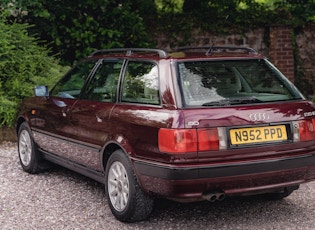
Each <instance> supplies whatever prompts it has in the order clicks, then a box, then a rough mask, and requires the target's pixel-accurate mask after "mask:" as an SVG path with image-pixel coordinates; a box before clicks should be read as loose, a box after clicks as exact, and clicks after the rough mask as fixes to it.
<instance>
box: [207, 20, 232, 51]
mask: <svg viewBox="0 0 315 230" xmlns="http://www.w3.org/2000/svg"><path fill="white" fill-rule="evenodd" d="M229 16H230V15H226V17H225V20H224V23H223V26H225V24H226V22H227V20H228V18H229ZM211 42H212V44H211V46H210V48H209V49H208V51H207V52H206V55H211V53H212V50H213V47H214V45H215V41H214V40H213V39H211Z"/></svg>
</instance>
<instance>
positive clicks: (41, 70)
mask: <svg viewBox="0 0 315 230" xmlns="http://www.w3.org/2000/svg"><path fill="white" fill-rule="evenodd" d="M29 27H30V25H28V24H20V23H15V22H13V23H8V22H7V20H6V15H5V13H2V14H1V15H0V37H1V39H0V126H8V127H12V126H13V125H14V120H15V115H16V109H17V106H18V105H19V103H20V101H21V100H22V99H23V98H25V97H28V96H31V95H32V94H33V88H34V86H35V85H42V84H43V85H48V86H51V84H52V83H53V82H56V81H57V79H59V78H60V77H61V75H62V74H63V73H65V72H66V71H67V69H68V67H62V66H61V65H59V63H58V60H57V59H55V58H54V57H51V56H49V50H47V48H45V47H44V46H41V45H40V42H39V41H38V40H37V39H36V38H35V37H33V36H29V34H28V32H27V31H28V28H29Z"/></svg>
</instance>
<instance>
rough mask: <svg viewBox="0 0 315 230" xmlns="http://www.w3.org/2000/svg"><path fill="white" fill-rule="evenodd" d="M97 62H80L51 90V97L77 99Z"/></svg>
mask: <svg viewBox="0 0 315 230" xmlns="http://www.w3.org/2000/svg"><path fill="white" fill-rule="evenodd" d="M96 62H97V60H91V61H86V62H81V63H79V64H78V65H77V66H75V67H74V68H73V69H72V70H70V71H69V72H68V73H67V74H66V75H65V76H64V77H63V78H62V79H61V80H60V81H59V82H58V83H57V84H56V85H55V87H54V88H53V89H52V91H51V92H50V95H51V96H55V97H62V98H72V99H77V98H78V97H79V96H80V94H81V90H82V88H83V86H84V84H85V82H86V80H87V79H88V77H89V76H90V74H91V71H92V69H93V67H94V66H95V64H96Z"/></svg>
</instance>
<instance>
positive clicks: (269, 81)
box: [178, 59, 302, 106]
mask: <svg viewBox="0 0 315 230" xmlns="http://www.w3.org/2000/svg"><path fill="white" fill-rule="evenodd" d="M178 72H179V82H180V86H181V90H182V94H183V98H184V102H185V104H186V105H187V106H216V105H236V104H253V103H262V102H276V101H287V100H297V99H302V96H301V94H300V93H299V92H298V90H297V89H296V88H295V87H294V86H293V85H292V84H291V83H290V82H289V81H288V80H287V79H286V78H285V77H284V76H283V75H282V74H281V73H280V72H279V71H278V70H277V69H276V68H275V67H274V66H273V65H271V64H270V63H269V62H268V61H266V60H264V59H250V60H235V61H190V62H180V63H178Z"/></svg>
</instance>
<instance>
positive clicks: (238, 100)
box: [230, 97, 262, 105]
mask: <svg viewBox="0 0 315 230" xmlns="http://www.w3.org/2000/svg"><path fill="white" fill-rule="evenodd" d="M259 102H262V101H261V100H259V99H257V98H256V97H243V98H231V99H230V103H231V104H232V105H235V104H250V103H259Z"/></svg>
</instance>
